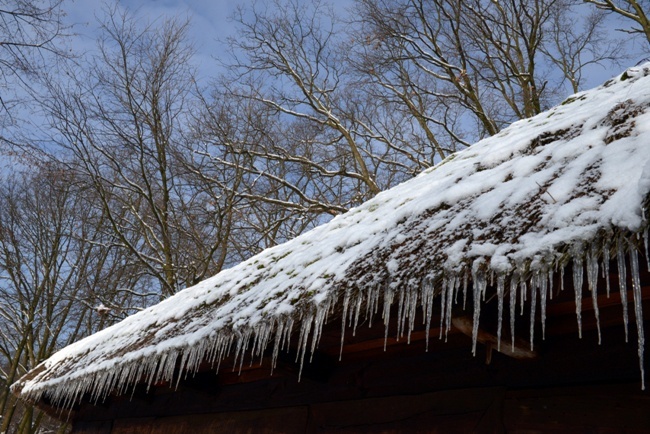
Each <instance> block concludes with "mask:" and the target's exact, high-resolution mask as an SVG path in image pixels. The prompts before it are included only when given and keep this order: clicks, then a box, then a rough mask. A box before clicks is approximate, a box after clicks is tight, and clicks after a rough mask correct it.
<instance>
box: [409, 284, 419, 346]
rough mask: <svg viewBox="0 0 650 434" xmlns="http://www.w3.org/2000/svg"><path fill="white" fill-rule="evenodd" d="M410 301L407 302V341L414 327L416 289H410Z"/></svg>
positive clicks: (416, 302) (416, 299)
mask: <svg viewBox="0 0 650 434" xmlns="http://www.w3.org/2000/svg"><path fill="white" fill-rule="evenodd" d="M409 292H410V299H409V301H410V303H409V311H408V316H409V317H408V322H409V329H408V334H407V343H409V344H410V343H411V333H412V332H413V329H414V328H415V315H416V312H417V309H418V291H417V290H416V289H414V288H411V289H410V291H409Z"/></svg>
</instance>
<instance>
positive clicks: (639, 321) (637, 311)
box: [630, 246, 645, 390]
mask: <svg viewBox="0 0 650 434" xmlns="http://www.w3.org/2000/svg"><path fill="white" fill-rule="evenodd" d="M630 268H631V270H630V273H631V274H632V293H633V294H634V317H635V319H636V330H637V336H638V339H637V343H638V353H639V367H640V369H641V389H642V390H645V371H644V367H643V364H644V361H643V353H644V348H645V333H644V331H643V298H642V296H641V278H640V276H639V274H640V273H639V257H638V254H637V252H636V249H635V248H634V246H632V248H631V249H630Z"/></svg>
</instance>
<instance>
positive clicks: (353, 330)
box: [352, 294, 372, 336]
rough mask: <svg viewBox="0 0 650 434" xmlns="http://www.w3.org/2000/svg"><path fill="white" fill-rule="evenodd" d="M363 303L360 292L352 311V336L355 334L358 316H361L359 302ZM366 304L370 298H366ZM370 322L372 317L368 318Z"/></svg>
mask: <svg viewBox="0 0 650 434" xmlns="http://www.w3.org/2000/svg"><path fill="white" fill-rule="evenodd" d="M362 303H363V297H362V296H361V294H359V295H358V296H357V306H356V309H355V311H354V325H353V326H352V336H356V335H357V326H358V325H359V317H360V316H361V304H362ZM368 304H370V298H368ZM369 321H370V324H372V319H370V320H369Z"/></svg>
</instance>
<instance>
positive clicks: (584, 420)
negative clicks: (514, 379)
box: [503, 384, 650, 434]
mask: <svg viewBox="0 0 650 434" xmlns="http://www.w3.org/2000/svg"><path fill="white" fill-rule="evenodd" d="M649 409H650V396H648V395H647V393H643V392H641V391H640V389H639V385H638V384H630V385H614V386H612V385H610V386H607V385H601V386H591V387H571V388H561V389H557V388H554V389H537V390H526V391H510V392H507V394H506V399H505V403H504V410H503V414H504V424H505V426H506V428H507V431H508V432H531V431H535V432H538V431H544V432H555V433H570V434H575V433H593V432H599V433H606V432H619V433H621V432H625V433H650V411H648V410H649Z"/></svg>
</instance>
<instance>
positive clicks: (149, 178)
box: [48, 7, 231, 296]
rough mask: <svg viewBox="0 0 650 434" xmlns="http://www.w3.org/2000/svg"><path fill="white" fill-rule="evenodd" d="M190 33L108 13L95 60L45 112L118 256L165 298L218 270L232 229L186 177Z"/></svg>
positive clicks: (58, 91) (55, 90) (180, 24)
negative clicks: (96, 201) (97, 201)
mask: <svg viewBox="0 0 650 434" xmlns="http://www.w3.org/2000/svg"><path fill="white" fill-rule="evenodd" d="M187 28H188V22H187V21H179V20H175V19H172V20H168V21H165V22H163V23H162V24H161V25H160V26H159V27H154V26H153V25H140V24H139V23H138V22H137V21H136V19H135V18H134V17H133V16H132V15H130V14H128V13H123V12H120V11H119V10H118V9H117V7H114V8H112V9H110V10H108V11H107V15H106V19H105V22H104V23H103V26H102V34H103V36H102V39H101V41H100V44H99V52H100V54H99V57H97V58H95V59H94V60H92V61H90V62H89V63H83V62H82V63H81V68H79V67H77V68H76V70H75V72H74V80H72V84H70V82H68V83H65V84H63V85H58V87H57V86H54V85H53V86H52V87H51V92H52V98H51V99H50V100H49V103H48V104H49V107H48V111H49V113H50V116H51V119H52V123H53V126H54V128H55V129H56V130H57V132H58V136H57V137H55V139H56V140H58V143H59V145H60V146H61V147H62V148H63V149H64V150H65V151H66V152H67V153H68V154H69V155H70V157H71V160H69V161H70V162H71V166H70V170H74V171H76V172H77V173H79V176H80V177H84V178H85V179H86V181H87V182H88V183H89V185H90V186H92V188H93V189H94V191H95V192H96V193H97V194H98V195H99V197H100V198H101V201H102V204H103V208H104V210H105V212H106V213H107V219H108V222H109V223H110V225H111V227H112V230H113V232H114V233H115V234H116V235H117V236H118V237H119V240H120V245H121V247H122V248H124V249H126V250H128V251H129V252H130V253H131V254H133V255H134V256H135V257H137V258H138V261H139V262H140V264H141V266H142V267H143V269H144V270H146V272H147V273H148V274H149V275H150V276H151V277H153V278H155V279H156V280H157V281H158V283H159V289H160V293H161V296H168V295H170V294H173V293H175V292H176V291H178V290H179V289H182V288H184V287H185V286H187V285H189V284H193V283H195V282H197V281H199V280H202V279H203V278H205V277H207V276H209V275H210V274H212V273H215V272H217V271H219V270H220V269H221V268H222V267H223V265H224V263H225V260H226V256H227V249H228V244H227V240H228V232H229V230H228V225H230V224H231V220H230V219H229V218H227V216H224V215H223V213H224V212H227V211H226V210H224V209H223V208H220V207H215V206H214V204H210V203H209V202H210V201H211V200H212V199H211V198H210V197H209V195H207V194H204V193H203V192H201V191H198V190H197V189H196V188H195V186H194V185H193V184H192V182H191V181H190V178H191V176H190V175H188V176H186V174H188V166H187V164H184V163H187V162H191V161H193V157H192V156H191V155H189V156H188V155H184V153H186V152H187V149H188V147H187V146H186V144H185V140H186V136H189V135H190V118H189V112H190V109H191V108H192V105H193V104H194V102H193V101H194V98H193V96H192V92H193V90H194V86H195V83H194V78H193V70H192V68H191V67H190V63H189V59H190V58H191V56H192V53H193V51H192V49H191V47H190V46H189V45H188V44H187V43H186V34H187ZM194 172H196V171H194ZM189 173H191V171H189Z"/></svg>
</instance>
